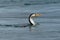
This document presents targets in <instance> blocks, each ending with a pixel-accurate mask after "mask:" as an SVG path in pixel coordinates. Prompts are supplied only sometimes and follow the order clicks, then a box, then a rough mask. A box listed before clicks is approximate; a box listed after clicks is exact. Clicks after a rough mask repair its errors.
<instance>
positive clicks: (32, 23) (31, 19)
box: [29, 17, 35, 25]
mask: <svg viewBox="0 0 60 40" xmlns="http://www.w3.org/2000/svg"><path fill="white" fill-rule="evenodd" d="M29 22H30V24H31V25H35V22H34V21H33V18H31V17H30V18H29Z"/></svg>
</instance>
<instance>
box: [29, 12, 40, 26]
mask: <svg viewBox="0 0 60 40" xmlns="http://www.w3.org/2000/svg"><path fill="white" fill-rule="evenodd" d="M37 16H41V14H39V13H32V14H30V16H29V23H30V25H31V26H34V25H36V23H35V22H34V21H33V18H34V17H37Z"/></svg>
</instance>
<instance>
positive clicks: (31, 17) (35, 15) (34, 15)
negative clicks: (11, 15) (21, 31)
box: [15, 13, 41, 28]
mask: <svg viewBox="0 0 60 40" xmlns="http://www.w3.org/2000/svg"><path fill="white" fill-rule="evenodd" d="M39 16H41V14H40V13H31V14H30V15H29V17H28V21H29V24H24V25H20V27H28V26H29V28H31V27H32V26H35V25H37V23H35V22H34V20H33V18H35V17H39ZM15 27H19V25H18V26H17V25H15Z"/></svg>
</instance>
